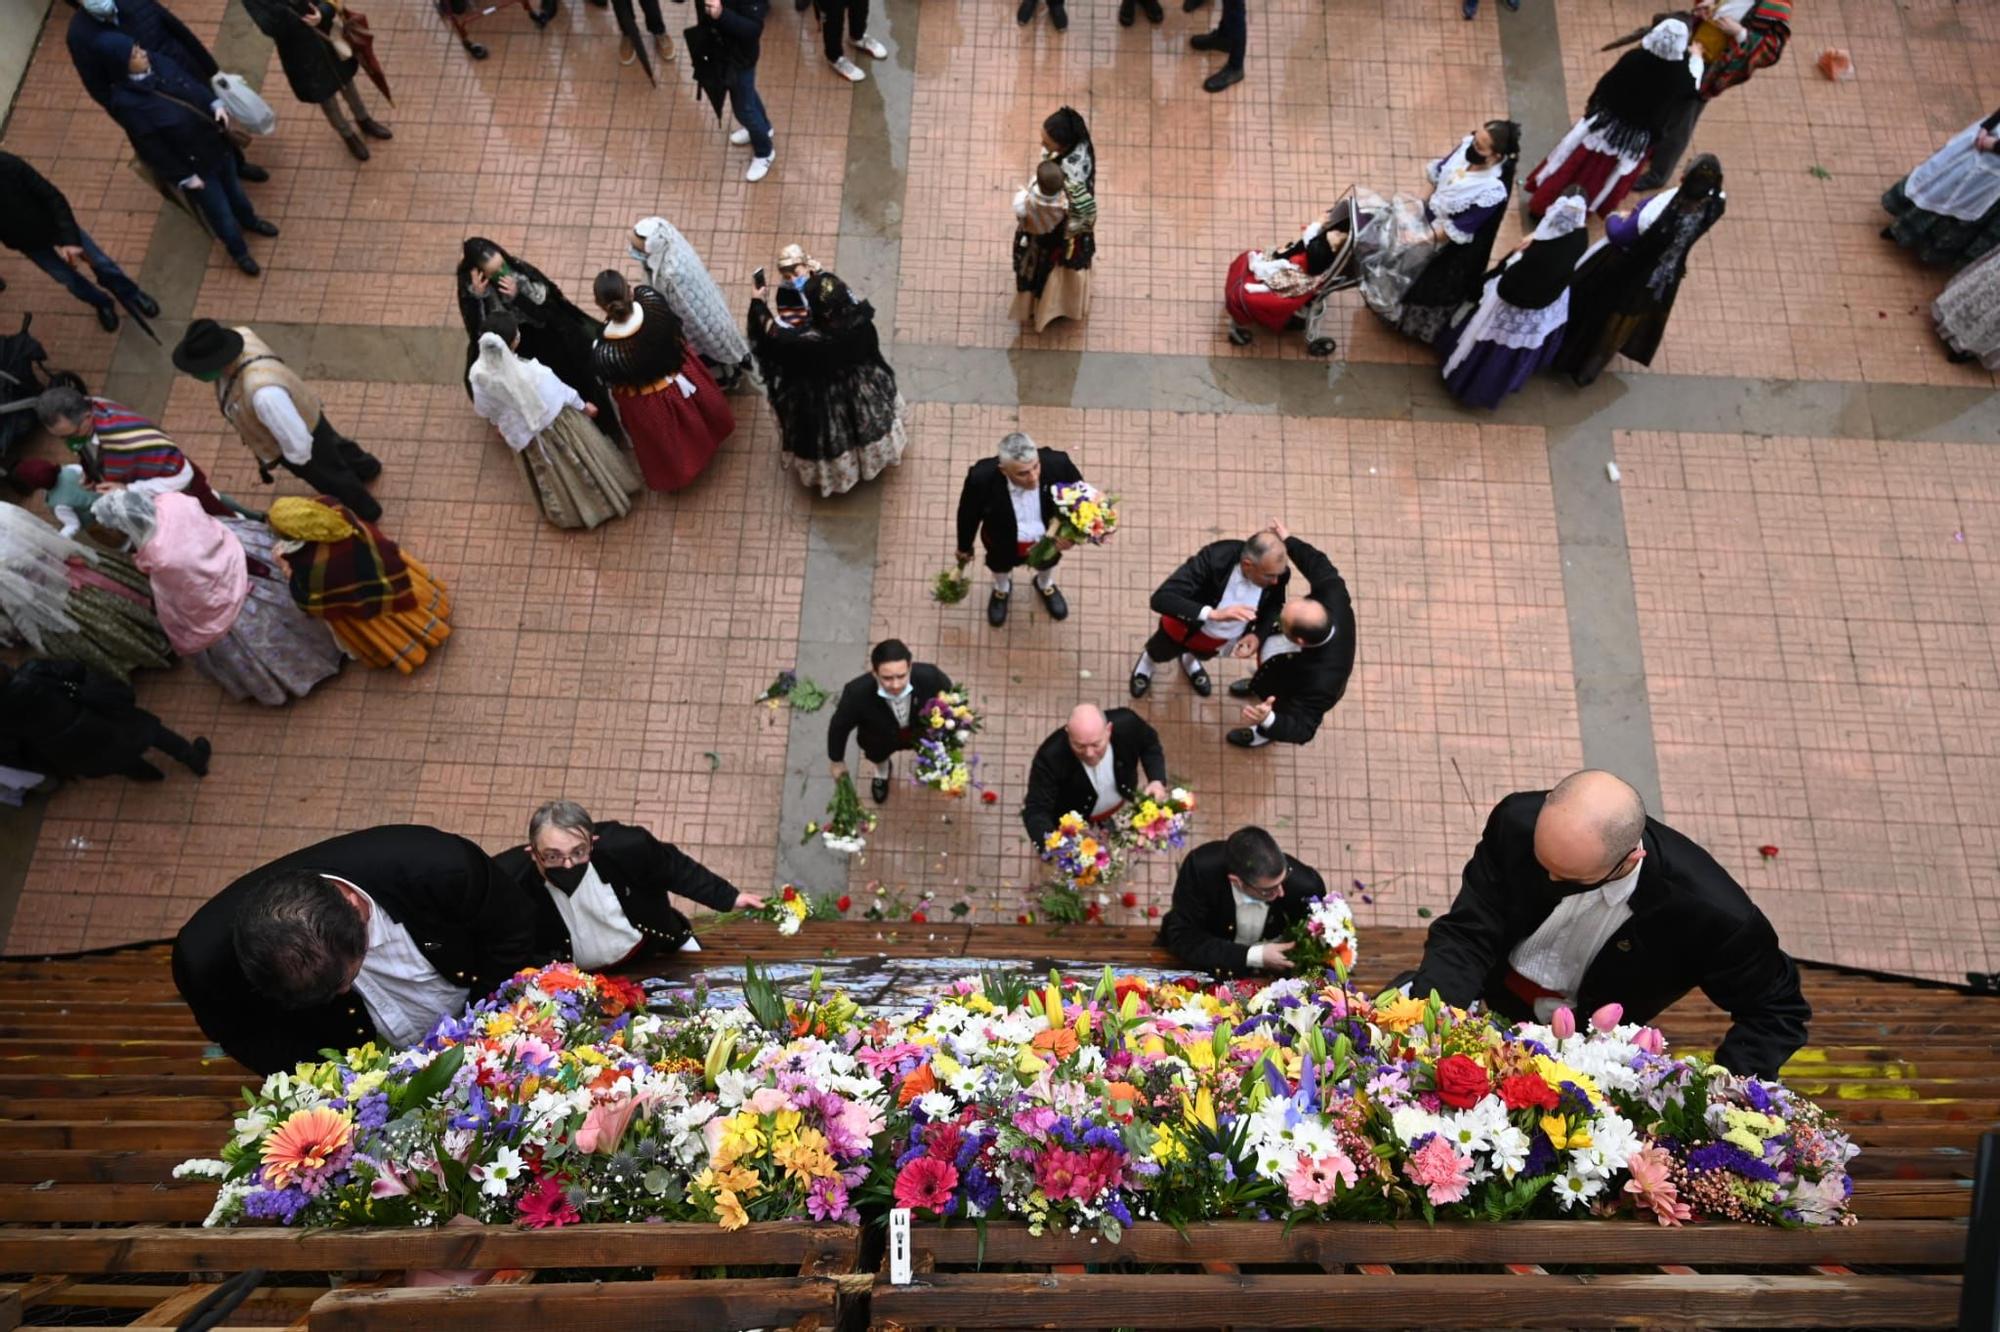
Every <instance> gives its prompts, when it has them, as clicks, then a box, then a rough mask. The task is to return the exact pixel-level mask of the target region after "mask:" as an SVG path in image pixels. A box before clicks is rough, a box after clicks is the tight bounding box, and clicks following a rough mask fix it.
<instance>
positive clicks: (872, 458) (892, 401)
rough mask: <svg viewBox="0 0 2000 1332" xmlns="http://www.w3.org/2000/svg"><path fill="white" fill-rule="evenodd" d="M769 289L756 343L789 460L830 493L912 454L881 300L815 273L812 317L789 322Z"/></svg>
mask: <svg viewBox="0 0 2000 1332" xmlns="http://www.w3.org/2000/svg"><path fill="white" fill-rule="evenodd" d="M764 297H765V289H764V288H762V287H759V288H758V289H757V291H756V294H755V296H754V297H753V299H752V300H751V302H750V345H751V347H752V348H753V349H754V350H755V351H756V353H757V368H758V370H759V372H760V373H762V375H763V377H764V389H765V392H766V393H768V394H769V395H770V399H771V411H772V412H773V413H774V414H775V415H776V416H777V418H778V430H779V432H780V434H781V435H782V437H783V442H784V456H783V457H782V458H781V459H780V461H781V462H782V463H783V464H784V466H785V467H786V468H787V469H789V470H790V471H792V472H793V473H794V474H795V475H797V477H798V478H799V482H800V483H801V484H802V485H804V486H806V487H808V488H816V489H817V490H818V491H819V493H820V494H821V495H840V494H845V493H846V492H847V491H849V490H852V489H853V488H854V487H855V486H857V485H859V484H860V483H861V482H863V481H870V480H873V479H874V478H875V477H876V476H878V475H879V474H880V473H881V471H882V469H883V468H885V467H893V466H895V465H896V464H897V463H898V462H900V461H902V457H903V450H904V449H905V448H906V447H908V444H909V440H908V437H907V436H906V435H905V433H904V429H903V395H902V394H901V393H900V392H898V391H897V389H896V372H895V371H893V370H891V369H890V368H889V363H888V362H887V361H884V360H883V359H882V344H881V341H880V339H878V338H877V336H876V333H875V307H873V306H872V305H870V304H869V303H868V302H866V301H864V300H862V299H861V298H860V297H858V296H856V295H854V293H853V292H851V291H849V290H848V288H847V284H846V283H844V282H842V281H841V280H840V279H839V278H838V277H836V276H835V275H834V274H832V273H827V272H820V273H814V274H813V275H812V276H811V277H809V278H807V279H806V289H805V301H806V309H807V312H808V318H807V321H806V322H805V323H803V324H801V325H798V326H796V327H787V326H785V325H784V324H781V323H780V322H779V321H778V319H777V318H776V316H774V315H773V314H772V313H771V308H770V307H769V306H768V305H766V304H765V303H764Z"/></svg>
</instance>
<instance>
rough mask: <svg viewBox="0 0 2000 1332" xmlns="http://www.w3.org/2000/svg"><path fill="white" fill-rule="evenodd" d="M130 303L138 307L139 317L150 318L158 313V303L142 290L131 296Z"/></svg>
mask: <svg viewBox="0 0 2000 1332" xmlns="http://www.w3.org/2000/svg"><path fill="white" fill-rule="evenodd" d="M132 304H133V305H135V306H137V307H138V310H139V317H140V318H141V319H152V318H155V317H157V316H158V315H159V313H160V303H159V302H158V301H156V300H154V299H153V298H152V297H151V296H148V295H147V294H146V293H145V292H143V291H142V292H140V293H139V294H138V295H137V296H135V297H133V298H132Z"/></svg>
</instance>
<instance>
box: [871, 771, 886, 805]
mask: <svg viewBox="0 0 2000 1332" xmlns="http://www.w3.org/2000/svg"><path fill="white" fill-rule="evenodd" d="M868 796H869V799H871V800H873V801H874V802H875V803H876V804H878V805H886V804H888V803H889V779H888V778H887V777H877V778H876V779H875V780H873V781H871V782H869V783H868Z"/></svg>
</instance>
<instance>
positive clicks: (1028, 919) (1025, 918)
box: [1014, 912, 1035, 925]
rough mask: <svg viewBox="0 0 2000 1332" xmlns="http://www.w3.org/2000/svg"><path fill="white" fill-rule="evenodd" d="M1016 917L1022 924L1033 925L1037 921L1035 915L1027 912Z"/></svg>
mask: <svg viewBox="0 0 2000 1332" xmlns="http://www.w3.org/2000/svg"><path fill="white" fill-rule="evenodd" d="M1014 919H1015V920H1016V921H1017V922H1019V923H1020V924H1022V925H1032V924H1034V923H1035V918H1034V917H1033V916H1030V915H1028V914H1027V913H1026V912H1023V913H1022V914H1020V915H1018V916H1016V917H1014Z"/></svg>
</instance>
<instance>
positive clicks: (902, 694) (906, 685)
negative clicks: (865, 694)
mask: <svg viewBox="0 0 2000 1332" xmlns="http://www.w3.org/2000/svg"><path fill="white" fill-rule="evenodd" d="M875 692H876V693H878V694H880V695H881V696H882V697H883V698H889V699H896V698H908V697H909V696H910V682H909V681H908V680H905V681H903V687H902V688H901V689H899V690H897V691H896V692H895V693H893V694H892V693H890V692H889V691H888V690H886V689H884V688H883V687H882V686H881V684H880V683H879V682H878V683H877V684H876V686H875Z"/></svg>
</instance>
